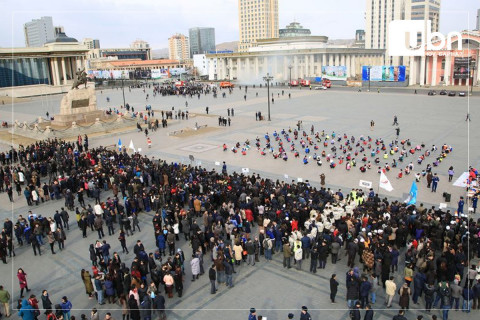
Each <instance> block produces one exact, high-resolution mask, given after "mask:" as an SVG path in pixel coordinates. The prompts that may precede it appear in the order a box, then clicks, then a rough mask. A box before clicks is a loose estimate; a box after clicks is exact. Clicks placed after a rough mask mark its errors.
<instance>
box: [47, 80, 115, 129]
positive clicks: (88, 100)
mask: <svg viewBox="0 0 480 320" xmlns="http://www.w3.org/2000/svg"><path fill="white" fill-rule="evenodd" d="M105 117H106V116H105V114H104V112H103V111H101V110H98V109H97V97H96V95H95V89H94V88H81V89H72V90H70V91H69V92H68V93H67V94H66V95H65V96H64V97H63V99H62V102H61V104H60V114H57V115H55V117H54V120H53V121H52V123H51V124H52V125H57V126H70V125H71V124H72V122H76V124H83V123H91V122H95V120H96V119H97V118H100V119H104V118H105Z"/></svg>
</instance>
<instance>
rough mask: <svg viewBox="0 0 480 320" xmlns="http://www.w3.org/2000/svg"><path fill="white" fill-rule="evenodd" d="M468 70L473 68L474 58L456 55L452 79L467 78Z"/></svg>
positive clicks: (468, 75)
mask: <svg viewBox="0 0 480 320" xmlns="http://www.w3.org/2000/svg"><path fill="white" fill-rule="evenodd" d="M470 70H475V58H470V57H458V58H455V62H454V64H453V78H454V79H468V78H469V77H470Z"/></svg>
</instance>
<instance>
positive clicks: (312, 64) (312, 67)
mask: <svg viewBox="0 0 480 320" xmlns="http://www.w3.org/2000/svg"><path fill="white" fill-rule="evenodd" d="M310 76H311V77H315V56H314V55H313V54H311V55H310Z"/></svg>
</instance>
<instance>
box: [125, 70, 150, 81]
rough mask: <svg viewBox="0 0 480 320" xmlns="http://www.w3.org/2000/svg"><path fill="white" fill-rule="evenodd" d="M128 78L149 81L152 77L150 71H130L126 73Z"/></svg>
mask: <svg viewBox="0 0 480 320" xmlns="http://www.w3.org/2000/svg"><path fill="white" fill-rule="evenodd" d="M128 75H129V78H130V79H131V80H133V79H150V78H151V77H152V71H151V70H150V69H145V70H141V69H138V70H131V71H129V72H128Z"/></svg>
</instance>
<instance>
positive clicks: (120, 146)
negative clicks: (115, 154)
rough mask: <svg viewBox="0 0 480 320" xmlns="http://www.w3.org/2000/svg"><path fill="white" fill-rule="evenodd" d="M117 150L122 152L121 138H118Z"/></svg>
mask: <svg viewBox="0 0 480 320" xmlns="http://www.w3.org/2000/svg"><path fill="white" fill-rule="evenodd" d="M118 151H119V152H122V140H121V139H118Z"/></svg>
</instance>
